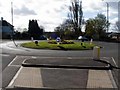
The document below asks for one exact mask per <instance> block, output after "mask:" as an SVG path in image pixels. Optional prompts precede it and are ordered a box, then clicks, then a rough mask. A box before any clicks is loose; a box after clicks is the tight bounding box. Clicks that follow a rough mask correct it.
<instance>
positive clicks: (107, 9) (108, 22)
mask: <svg viewBox="0 0 120 90" xmlns="http://www.w3.org/2000/svg"><path fill="white" fill-rule="evenodd" d="M106 5H107V32H108V30H109V4H108V2H106Z"/></svg>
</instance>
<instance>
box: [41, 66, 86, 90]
mask: <svg viewBox="0 0 120 90" xmlns="http://www.w3.org/2000/svg"><path fill="white" fill-rule="evenodd" d="M41 76H42V80H43V86H44V87H51V88H55V89H60V88H63V89H65V88H86V85H87V80H88V70H66V69H49V68H48V69H46V68H45V69H41Z"/></svg>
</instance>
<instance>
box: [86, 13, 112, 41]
mask: <svg viewBox="0 0 120 90" xmlns="http://www.w3.org/2000/svg"><path fill="white" fill-rule="evenodd" d="M109 25H110V24H109V23H108V22H107V20H106V17H105V15H103V14H98V15H97V16H96V17H95V18H94V19H89V20H87V21H86V29H85V33H86V36H87V37H88V38H94V39H97V40H101V39H104V38H106V30H107V27H108V26H109Z"/></svg>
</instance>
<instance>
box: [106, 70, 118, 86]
mask: <svg viewBox="0 0 120 90" xmlns="http://www.w3.org/2000/svg"><path fill="white" fill-rule="evenodd" d="M108 72H109V73H108V75H109V77H110V80H111V82H112V85H113V88H117V85H116V83H115V80H114V78H113V75H112V72H111V70H109V71H108Z"/></svg>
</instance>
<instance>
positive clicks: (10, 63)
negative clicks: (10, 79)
mask: <svg viewBox="0 0 120 90" xmlns="http://www.w3.org/2000/svg"><path fill="white" fill-rule="evenodd" d="M17 57H18V56H16V57H15V58H14V59H13V60H12V61H11V62H10V63H9V64H8V66H10V65H11V64H12V63H13V62H14V61H15V60H16V58H17Z"/></svg>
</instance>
